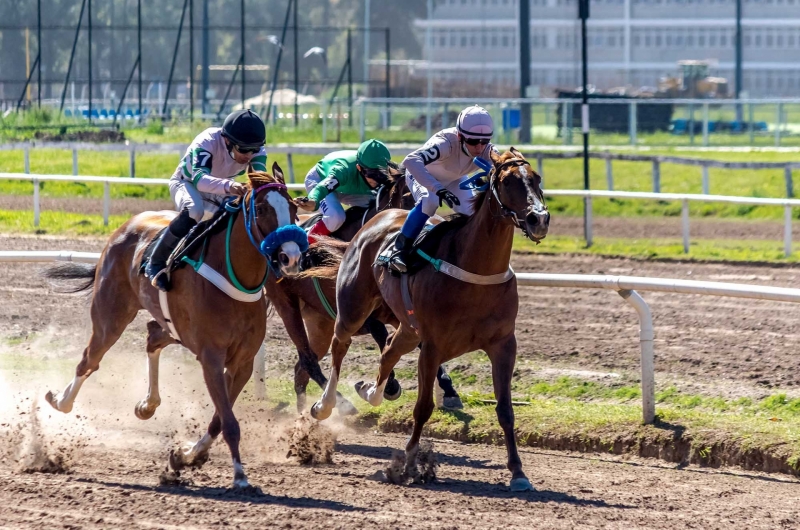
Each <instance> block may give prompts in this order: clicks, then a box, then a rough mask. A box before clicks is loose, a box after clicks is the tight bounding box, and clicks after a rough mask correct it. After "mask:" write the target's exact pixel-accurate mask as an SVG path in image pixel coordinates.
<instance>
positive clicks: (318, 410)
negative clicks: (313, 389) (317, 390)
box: [311, 366, 339, 420]
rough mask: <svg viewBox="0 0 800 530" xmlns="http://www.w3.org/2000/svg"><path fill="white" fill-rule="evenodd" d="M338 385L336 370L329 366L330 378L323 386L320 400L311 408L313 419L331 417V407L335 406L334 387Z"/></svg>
mask: <svg viewBox="0 0 800 530" xmlns="http://www.w3.org/2000/svg"><path fill="white" fill-rule="evenodd" d="M338 384H339V374H338V373H337V372H336V368H335V367H333V366H331V376H330V377H329V378H328V384H327V385H325V391H324V392H323V393H322V397H321V398H320V400H319V401H317V402H316V403H314V406H313V407H311V415H312V416H313V417H314V418H316V419H318V420H324V419H327V418H328V417H329V416H330V415H331V412H333V407H334V405H336V386H337V385H338Z"/></svg>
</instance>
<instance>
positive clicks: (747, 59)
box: [415, 0, 800, 97]
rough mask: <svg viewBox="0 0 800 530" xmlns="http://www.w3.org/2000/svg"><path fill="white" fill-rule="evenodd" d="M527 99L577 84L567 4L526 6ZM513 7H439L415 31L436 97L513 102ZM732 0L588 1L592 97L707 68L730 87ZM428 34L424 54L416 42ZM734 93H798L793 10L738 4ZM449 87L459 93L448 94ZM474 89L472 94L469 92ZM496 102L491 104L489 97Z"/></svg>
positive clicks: (756, 0)
mask: <svg viewBox="0 0 800 530" xmlns="http://www.w3.org/2000/svg"><path fill="white" fill-rule="evenodd" d="M530 2H531V15H532V16H531V22H530V23H531V69H532V71H531V77H532V85H533V87H534V89H533V93H534V94H533V95H536V92H537V87H539V93H541V94H542V95H545V94H546V93H547V92H548V91H549V90H551V89H553V88H570V89H571V88H574V87H575V86H577V85H578V84H579V83H580V81H579V80H580V23H579V21H578V19H577V2H576V0H530ZM517 13H518V5H517V0H442V1H440V2H438V3H436V5H435V8H434V11H433V17H432V18H431V19H429V20H427V19H420V20H417V21H416V23H415V24H416V27H417V28H418V30H420V38H421V39H423V40H422V42H423V43H424V50H423V54H428V53H429V54H430V55H424V56H425V57H430V59H431V61H432V62H431V67H432V69H433V73H434V79H435V81H436V82H435V87H436V95H446V94H443V93H442V92H441V90H442V89H443V88H445V87H447V88H446V90H447V91H448V92H452V91H453V90H455V91H459V90H460V91H461V92H463V94H458V95H467V94H471V93H479V92H480V91H482V90H483V89H484V88H485V87H487V86H489V87H494V88H495V92H496V93H503V95H517V94H518V88H515V87H516V86H517V84H518V67H517V65H518V55H519V50H518V45H517V42H518V27H517ZM735 15H736V2H735V0H592V4H591V18H590V21H589V25H588V46H589V60H590V62H589V78H590V83H591V84H593V85H596V86H597V87H598V88H601V89H607V88H612V87H617V86H625V85H630V86H633V87H635V88H638V87H641V86H651V87H655V86H656V85H657V82H658V79H659V78H660V77H662V76H667V75H669V76H675V75H677V74H678V70H679V69H678V67H677V62H678V61H679V60H686V59H698V60H707V59H710V60H713V61H715V62H716V66H715V67H712V69H711V72H710V73H711V74H712V75H716V76H721V77H725V78H727V79H728V81H729V83H730V86H731V88H733V84H734V64H735V31H736V21H735ZM428 28H430V36H431V39H430V40H431V42H430V45H428V43H426V42H425V35H426V30H427V29H428ZM742 29H743V50H744V51H743V58H744V59H743V87H742V90H744V91H746V92H747V95H749V96H752V97H769V96H786V97H788V96H797V95H798V94H799V93H800V0H743V18H742ZM454 80H457V81H459V82H462V83H461V85H458V84H453V81H454ZM468 87H473V88H468ZM498 95H500V94H498Z"/></svg>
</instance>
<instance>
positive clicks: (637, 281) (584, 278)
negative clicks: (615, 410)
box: [0, 250, 800, 423]
mask: <svg viewBox="0 0 800 530" xmlns="http://www.w3.org/2000/svg"><path fill="white" fill-rule="evenodd" d="M99 259H100V254H99V253H92V252H74V251H67V250H64V251H26V252H18V251H0V262H50V261H80V262H84V263H96V262H97V261H98V260H99ZM517 284H518V285H522V286H529V287H551V288H553V287H555V288H565V287H566V288H570V287H574V288H580V289H609V290H613V291H616V292H617V293H618V294H619V295H620V296H622V298H623V299H625V300H626V301H627V302H628V303H629V304H631V305H632V306H633V307H634V308H635V309H636V312H637V314H638V315H639V343H640V348H641V370H642V418H643V420H644V423H653V421H654V420H655V413H656V410H655V362H654V354H653V338H654V331H653V319H652V314H651V312H650V307H649V306H648V305H647V303H646V302H645V301H644V299H643V298H642V297H641V296H640V295H639V293H637V291H655V292H668V293H679V294H696V295H706V296H727V297H734V298H750V299H756V300H773V301H777V302H792V303H800V289H792V288H784V287H769V286H763V285H748V284H739V283H723V282H703V281H694V280H675V279H667V278H644V277H638V276H607V275H592V274H539V273H528V272H522V273H518V274H517ZM265 357H266V352H265V351H264V347H263V345H262V347H261V348H260V349H259V351H258V355H257V356H256V360H255V364H254V367H253V378H254V383H255V395H256V397H257V398H258V399H263V397H264V395H265V392H266V390H265V384H264V374H265V364H264V363H265Z"/></svg>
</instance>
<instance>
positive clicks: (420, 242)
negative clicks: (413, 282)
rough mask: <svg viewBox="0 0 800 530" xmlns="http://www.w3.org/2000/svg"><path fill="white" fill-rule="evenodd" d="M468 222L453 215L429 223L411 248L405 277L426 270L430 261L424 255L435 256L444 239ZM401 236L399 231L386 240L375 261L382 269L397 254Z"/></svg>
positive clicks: (464, 218)
mask: <svg viewBox="0 0 800 530" xmlns="http://www.w3.org/2000/svg"><path fill="white" fill-rule="evenodd" d="M468 220H469V217H468V216H466V215H463V214H453V215H450V216H448V217H446V218H445V219H444V220H442V221H440V222H438V223H435V224H434V223H431V222H428V224H426V225H425V227H424V228H423V229H422V232H420V234H419V236H417V239H415V240H414V245H413V246H412V247H411V252H410V253H409V259H408V263H406V265H407V266H408V272H407V273H406V274H405V276H413V275H414V274H416V273H418V272H419V271H421V270H422V269H424V268H425V266H426V265H430V261H429V260H427V259H425V258H424V257H423V254H424V255H426V256H433V255H434V254H435V253H436V250H437V249H438V248H439V243H440V242H441V241H442V238H443V237H444V236H445V235H446V234H448V233H449V232H452V231H453V230H455V229H457V228H460V227H462V226H464V224H466V222H467V221H468ZM399 235H400V232H399V231H397V232H395V233H394V234H392V235H391V236H390V237H388V238H386V243H384V246H383V248H382V250H381V252H380V253H379V254H378V258H377V259H376V260H375V263H376V264H377V265H380V266H382V267H388V266H389V260H390V258H391V257H392V254H394V252H395V250H394V248H395V246H394V245H395V240H396V239H397V236H399ZM390 270H391V269H390ZM392 274H394V275H399V274H398V273H396V272H394V271H392Z"/></svg>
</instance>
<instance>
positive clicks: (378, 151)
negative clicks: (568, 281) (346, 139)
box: [297, 140, 392, 242]
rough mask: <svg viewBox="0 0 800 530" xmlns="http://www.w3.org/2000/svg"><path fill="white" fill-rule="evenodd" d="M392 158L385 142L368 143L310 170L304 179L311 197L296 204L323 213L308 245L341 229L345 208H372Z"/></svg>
mask: <svg viewBox="0 0 800 530" xmlns="http://www.w3.org/2000/svg"><path fill="white" fill-rule="evenodd" d="M391 158H392V156H391V153H389V149H388V148H387V147H386V146H385V145H384V144H383V142H381V141H379V140H367V141H366V142H364V143H362V144H361V145H360V146H359V148H358V150H357V151H335V152H333V153H330V154H329V155H327V156H326V157H325V158H323V159H322V160H320V161H319V162H317V164H316V165H315V166H314V167H313V168H311V170H310V171H309V172H308V175H306V180H305V186H306V190H307V191H308V197H307V198H305V197H302V198H300V199H298V201H297V205H298V207H299V208H301V209H302V210H305V211H315V210H317V209H321V210H322V219H321V220H319V221H317V223H316V224H315V225H314V226H313V227H312V228H311V230H309V232H308V236H309V242H314V240H315V236H328V235H330V234H331V233H332V232H335V231H336V230H338V229H339V228H341V226H342V224H344V221H345V211H344V208H343V206H342V205H347V206H361V207H368V206H369V203H370V201H371V200H372V199H373V198H374V194H373V191H374V190H375V189H376V188H378V187H379V186H380V185H382V184H385V183H386V181H387V175H386V168H388V167H389V165H390V162H391Z"/></svg>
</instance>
